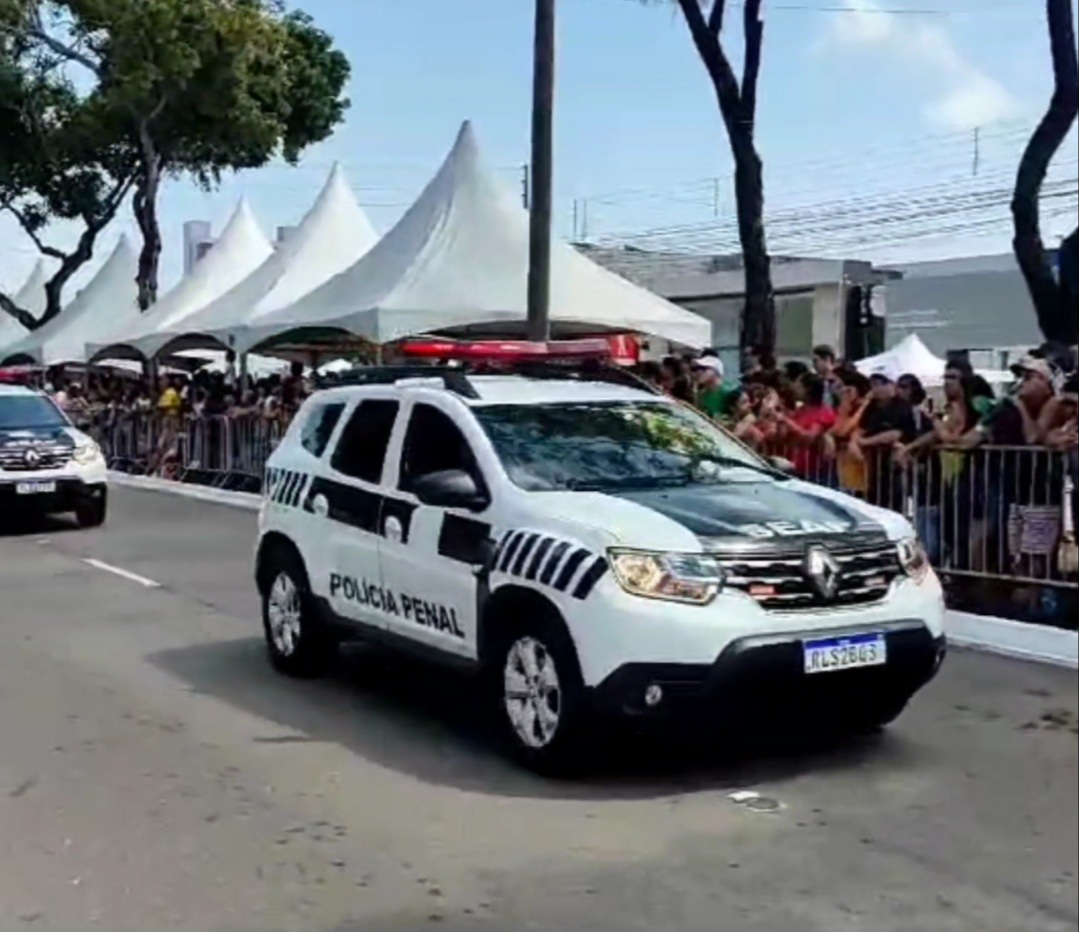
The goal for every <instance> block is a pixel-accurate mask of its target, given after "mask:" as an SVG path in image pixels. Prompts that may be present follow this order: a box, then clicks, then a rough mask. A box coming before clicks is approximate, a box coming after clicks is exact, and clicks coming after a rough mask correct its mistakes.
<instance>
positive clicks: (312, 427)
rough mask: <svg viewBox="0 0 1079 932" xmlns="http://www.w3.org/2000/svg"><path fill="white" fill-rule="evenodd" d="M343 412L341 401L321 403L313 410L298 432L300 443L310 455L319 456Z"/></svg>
mask: <svg viewBox="0 0 1079 932" xmlns="http://www.w3.org/2000/svg"><path fill="white" fill-rule="evenodd" d="M344 413H345V406H344V405H343V404H341V403H337V404H329V405H322V406H320V407H318V408H316V409H315V410H313V411H312V412H311V414H310V415H309V416H308V417H307V420H306V421H305V422H304V425H303V430H302V431H301V432H300V445H301V446H302V447H303V448H304V449H305V450H306V451H307V452H308V453H310V454H311V455H312V456H318V457H321V456H322V454H323V453H325V452H326V447H328V446H329V445H330V438H331V437H332V436H333V432H334V429H335V428H336V427H337V422H338V421H340V420H341V415H342V414H344Z"/></svg>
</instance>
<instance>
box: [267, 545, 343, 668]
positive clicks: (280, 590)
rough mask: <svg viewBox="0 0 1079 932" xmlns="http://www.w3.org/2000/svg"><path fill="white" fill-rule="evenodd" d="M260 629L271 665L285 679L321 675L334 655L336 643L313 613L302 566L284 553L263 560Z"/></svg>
mask: <svg viewBox="0 0 1079 932" xmlns="http://www.w3.org/2000/svg"><path fill="white" fill-rule="evenodd" d="M262 578H263V584H262V590H263V592H262V625H263V629H264V631H265V635H266V648H267V651H268V652H269V655H270V663H272V664H273V666H274V668H275V669H277V670H278V671H280V672H281V673H284V674H286V675H287V676H295V677H312V676H318V675H319V674H321V673H324V672H325V671H326V669H327V668H328V667H329V666H330V664H331V663H332V661H333V658H334V655H335V654H336V652H337V640H336V639H335V638H334V637H333V636H332V634H331V633H330V632H329V631H328V630H327V629H326V627H325V625H323V624H322V623H321V621H320V620H319V618H318V617H317V613H316V612H315V611H314V609H313V599H312V597H311V590H310V587H309V585H308V582H307V573H306V572H305V571H304V568H303V564H302V563H301V562H300V560H299V558H298V557H296V556H295V555H293V554H291V553H289V552H288V551H285V550H283V549H279V550H276V551H275V552H273V553H270V554H268V555H267V556H266V564H265V565H264V567H263V572H262Z"/></svg>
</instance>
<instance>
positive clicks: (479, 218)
mask: <svg viewBox="0 0 1079 932" xmlns="http://www.w3.org/2000/svg"><path fill="white" fill-rule="evenodd" d="M527 279H528V214H527V212H526V211H525V210H523V209H522V208H521V206H520V205H519V204H518V203H517V202H516V201H515V199H514V198H513V196H512V195H511V194H509V192H507V191H506V190H505V189H504V188H503V186H502V185H501V183H500V182H499V181H498V180H497V179H496V178H495V177H494V176H493V175H492V174H491V172H490V171H489V170H488V169H487V168H486V167H485V166H484V165H483V163H482V160H481V158H480V153H479V150H478V147H477V145H476V139H475V136H474V135H473V132H472V127H471V125H470V124H469V123H465V124H464V126H463V127H462V128H461V132H460V134H459V135H458V137H457V142H456V143H455V145H454V147H453V150H452V151H451V152H450V154H449V156H448V157H447V159H446V161H445V162H444V163H443V165H442V168H441V169H440V170H439V172H438V174H437V175H436V176H435V177H434V179H433V180H432V181H431V182H430V184H428V186H427V188H426V189H425V190H424V191H423V193H422V194H421V195H420V196H419V198H418V199H417V200H416V202H415V203H414V204H413V205H412V207H411V208H409V210H408V211H407V213H406V214H405V215H404V216H403V217H402V218H401V220H400V221H398V223H397V225H396V226H395V227H394V228H393V229H392V230H390V231H389V232H388V233H387V234H386V235H385V236H384V237H383V238H382V239H381V240H380V241H379V242H378V243H377V244H376V245H375V246H374V247H373V248H372V249H371V251H370V252H369V253H367V255H365V256H364V257H363V258H362V259H360V261H359V262H357V263H356V264H355V265H353V266H352V267H351V268H349V269H347V270H346V271H344V272H342V273H341V274H340V275H337V276H336V277H334V278H332V279H331V280H330V281H328V282H326V283H325V284H324V285H322V286H321V287H320V288H318V289H316V290H315V291H313V292H311V293H310V294H309V295H307V296H306V297H304V298H302V299H300V300H299V301H297V302H295V303H294V304H292V305H290V306H288V307H285V308H282V309H281V310H280V311H277V312H276V313H273V314H269V315H266V316H265V317H264V318H260V319H259V320H258V321H255V322H252V323H251V325H250V326H248V327H246V328H245V329H244V331H243V332H241V333H238V334H236V335H235V346H236V349H237V350H238V351H240V352H245V351H247V350H250V349H252V348H254V347H256V346H259V345H260V344H262V343H264V342H265V341H266V340H268V339H270V338H276V337H280V336H282V335H283V334H285V333H287V332H290V331H296V330H301V329H307V328H310V329H316V330H319V329H324V330H329V331H335V330H336V331H341V332H346V333H350V334H354V335H357V336H361V337H364V338H367V339H370V340H373V341H376V342H378V343H387V342H391V341H393V340H396V339H399V338H401V337H404V336H408V335H411V334H420V333H427V332H431V331H436V330H446V329H451V328H464V327H473V326H479V325H487V326H488V328H490V329H496V328H498V329H502V330H504V331H505V330H511V329H515V328H519V327H521V326H523V322H524V320H525V317H526V293H527ZM550 307H551V323H552V325H553V326H554V329H555V331H556V332H558V331H561V332H563V333H565V332H578V333H579V332H587V331H591V332H597V331H604V330H620V331H626V330H630V331H640V332H642V333H648V334H653V335H655V336H659V337H665V338H667V339H669V340H673V341H675V342H677V343H682V344H685V345H688V346H698V347H699V346H703V345H705V344H707V343H708V342H709V341H710V338H711V324H710V323H709V322H708V321H707V320H705V319H704V318H703V317H700V316H699V315H697V314H693V313H691V312H690V311H686V310H683V309H682V308H680V307H677V306H676V305H674V304H671V303H670V302H668V301H666V300H664V299H663V298H660V297H659V296H657V295H655V294H652V293H651V292H649V291H646V290H645V289H643V288H639V287H637V286H636V285H633V284H631V283H630V282H628V281H626V280H625V279H623V278H620V277H619V276H617V275H615V274H614V273H613V272H608V271H607V270H606V269H603V268H601V267H600V266H598V265H596V264H595V263H594V262H592V261H591V260H589V259H587V258H585V257H584V256H583V255H581V254H580V253H579V252H578V251H577V250H576V249H574V248H573V247H572V246H570V245H568V244H566V243H562V242H560V241H555V242H554V243H553V244H552V256H551V305H550Z"/></svg>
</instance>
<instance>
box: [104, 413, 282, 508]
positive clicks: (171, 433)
mask: <svg viewBox="0 0 1079 932" xmlns="http://www.w3.org/2000/svg"><path fill="white" fill-rule="evenodd" d="M286 428H287V425H286V424H284V423H282V421H280V420H277V419H273V420H271V419H267V418H265V417H263V416H261V415H258V414H233V415H200V416H173V415H163V414H160V413H157V412H149V411H148V412H141V411H99V412H96V413H95V414H94V415H93V417H92V419H91V422H90V424H89V425H88V429H89V431H90V433H91V434H92V435H93V437H94V439H95V440H96V441H97V442H98V443H99V444H100V445H101V448H102V450H103V451H104V453H105V458H106V459H107V460H108V463H109V467H110V468H111V469H114V470H117V471H120V472H126V473H131V474H133V475H141V476H157V477H160V478H166V479H174V480H176V481H178V482H187V483H195V484H199V485H208V486H212V487H214V488H220V489H228V490H231V491H243V492H258V491H260V490H261V488H262V477H263V475H264V473H265V470H266V461H267V460H268V459H269V458H270V454H271V453H272V452H273V450H274V448H275V447H276V446H277V444H278V442H279V441H280V439H281V437H282V435H283V433H284V431H285V429H286Z"/></svg>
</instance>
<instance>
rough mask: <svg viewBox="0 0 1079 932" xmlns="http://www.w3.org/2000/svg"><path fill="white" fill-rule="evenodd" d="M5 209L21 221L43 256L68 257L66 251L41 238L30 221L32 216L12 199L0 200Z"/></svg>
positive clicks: (0, 209) (1, 208)
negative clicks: (18, 206) (27, 214)
mask: <svg viewBox="0 0 1079 932" xmlns="http://www.w3.org/2000/svg"><path fill="white" fill-rule="evenodd" d="M4 210H6V211H7V212H8V213H9V214H11V216H13V217H14V218H15V219H16V220H17V221H18V222H19V226H20V227H22V230H23V232H24V233H25V234H26V235H27V236H28V237H29V238H30V241H31V242H32V243H33V244H34V245H35V246H36V247H37V251H38V252H40V253H41V254H42V255H43V256H48V257H49V258H50V259H59V260H61V261H63V260H64V259H65V258H66V255H65V253H63V252H62V251H61V250H59V249H57V248H56V247H55V246H50V245H48V243H46V242H45V241H44V240H43V239H42V238H41V236H40V234H39V233H38V232H37V230H36V229H35V227H34V225H33V224H32V223H30V218H29V217H27V216H26V214H25V213H23V212H22V211H21V210H19V208H17V207H16V206H15V205H14V203H12V202H11V200H4V201H3V202H0V211H4Z"/></svg>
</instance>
